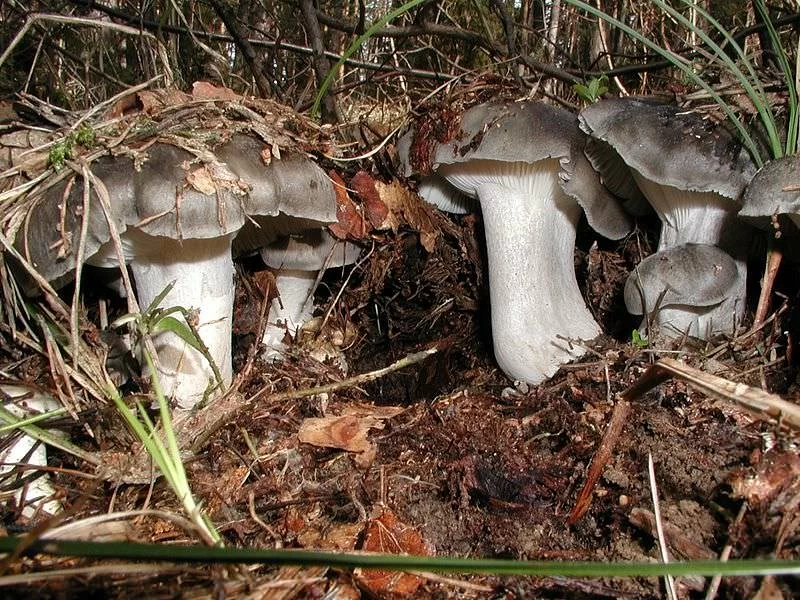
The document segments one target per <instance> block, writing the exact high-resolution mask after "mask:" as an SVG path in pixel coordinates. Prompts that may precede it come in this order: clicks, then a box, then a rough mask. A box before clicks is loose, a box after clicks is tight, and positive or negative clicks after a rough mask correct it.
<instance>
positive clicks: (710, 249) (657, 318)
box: [624, 243, 739, 338]
mask: <svg viewBox="0 0 800 600" xmlns="http://www.w3.org/2000/svg"><path fill="white" fill-rule="evenodd" d="M738 278H739V273H738V268H737V265H736V262H735V261H734V260H733V258H731V257H730V256H729V255H728V254H727V253H726V252H724V251H722V250H720V249H719V248H717V247H716V246H712V245H709V244H691V243H690V244H680V245H677V246H672V247H670V248H667V249H665V250H662V251H661V252H656V253H655V254H652V255H650V256H648V257H647V258H645V259H644V260H643V261H642V262H640V263H639V265H638V266H637V267H636V268H635V269H634V271H633V272H632V273H631V274H630V276H629V277H628V280H627V281H626V283H625V294H624V297H625V306H626V307H627V309H628V312H630V313H631V314H633V315H645V318H644V320H643V321H642V324H641V326H640V327H639V329H640V331H642V332H645V331H649V327H648V325H658V326H659V331H661V332H663V333H665V334H667V336H668V337H675V336H678V335H684V334H688V335H691V336H694V337H700V338H706V337H707V334H706V332H707V331H708V330H710V331H714V330H718V329H719V328H720V323H719V322H725V321H727V322H728V323H730V322H732V321H734V319H735V318H736V306H735V300H736V299H735V297H732V296H731V292H732V291H733V290H735V288H736V285H737V282H738Z"/></svg>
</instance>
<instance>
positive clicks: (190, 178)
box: [186, 165, 217, 196]
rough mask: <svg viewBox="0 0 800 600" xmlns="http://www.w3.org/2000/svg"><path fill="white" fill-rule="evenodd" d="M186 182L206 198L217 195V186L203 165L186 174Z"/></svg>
mask: <svg viewBox="0 0 800 600" xmlns="http://www.w3.org/2000/svg"><path fill="white" fill-rule="evenodd" d="M186 182H187V183H188V184H189V185H190V186H192V187H193V188H194V189H196V190H197V191H198V192H200V193H201V194H205V195H206V196H213V195H214V194H216V193H217V184H216V183H215V182H214V176H213V175H212V174H211V171H209V169H208V167H207V166H205V165H203V166H202V167H198V168H196V169H194V170H193V171H189V172H187V173H186Z"/></svg>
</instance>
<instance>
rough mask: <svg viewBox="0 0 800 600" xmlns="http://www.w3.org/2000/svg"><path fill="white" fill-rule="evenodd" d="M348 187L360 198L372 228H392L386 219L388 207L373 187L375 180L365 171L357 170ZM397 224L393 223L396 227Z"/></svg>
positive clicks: (387, 217)
mask: <svg viewBox="0 0 800 600" xmlns="http://www.w3.org/2000/svg"><path fill="white" fill-rule="evenodd" d="M350 187H351V188H352V189H353V190H355V192H356V193H357V194H358V195H359V197H360V198H361V204H362V206H363V207H364V212H365V214H366V216H367V220H369V222H370V225H372V227H373V229H392V228H393V226H392V222H391V221H388V222H387V219H389V217H390V215H389V208H388V207H387V206H386V204H384V203H383V201H382V200H381V197H380V194H378V190H377V189H376V188H375V180H374V179H373V178H372V175H370V174H369V173H367V172H366V171H359V172H358V173H356V174H355V175H353V178H352V179H351V180H350ZM396 225H397V224H395V225H394V227H396Z"/></svg>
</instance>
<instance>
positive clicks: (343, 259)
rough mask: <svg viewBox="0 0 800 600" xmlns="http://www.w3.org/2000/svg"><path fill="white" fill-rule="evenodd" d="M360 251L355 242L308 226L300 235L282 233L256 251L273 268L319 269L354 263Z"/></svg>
mask: <svg viewBox="0 0 800 600" xmlns="http://www.w3.org/2000/svg"><path fill="white" fill-rule="evenodd" d="M360 253H361V248H359V247H358V246H356V245H355V244H350V243H347V242H344V241H340V240H337V239H336V238H335V237H333V236H332V235H331V234H330V233H328V231H327V230H325V229H319V228H317V229H309V230H306V231H304V232H303V233H302V234H299V235H289V236H283V237H281V238H280V239H278V240H277V241H275V242H273V243H272V244H270V245H269V246H265V247H263V248H261V249H260V250H259V254H260V255H261V259H262V260H263V261H264V264H265V265H267V266H268V267H270V268H272V269H287V270H297V271H318V270H319V269H322V268H333V267H342V266H345V265H350V264H353V263H354V262H355V261H356V260H357V259H358V255H359V254H360Z"/></svg>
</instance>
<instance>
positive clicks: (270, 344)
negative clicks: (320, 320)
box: [259, 228, 361, 359]
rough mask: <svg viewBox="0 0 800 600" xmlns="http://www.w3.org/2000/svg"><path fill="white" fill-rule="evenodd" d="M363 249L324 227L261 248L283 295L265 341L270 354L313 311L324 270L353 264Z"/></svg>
mask: <svg viewBox="0 0 800 600" xmlns="http://www.w3.org/2000/svg"><path fill="white" fill-rule="evenodd" d="M360 252H361V249H360V248H359V247H358V246H356V245H354V244H350V243H347V242H344V241H340V240H337V239H336V238H334V237H333V236H332V235H331V234H330V233H328V232H327V231H326V230H324V229H319V228H318V229H309V230H306V231H304V232H303V233H302V234H300V235H290V236H284V237H282V238H280V239H279V240H278V241H276V242H274V243H272V244H270V245H269V246H266V247H264V248H261V249H260V250H259V254H260V255H261V258H262V260H263V261H264V264H266V265H267V266H268V267H270V268H272V269H275V270H276V277H275V284H276V287H277V288H278V293H279V294H280V296H279V297H278V298H275V299H274V300H273V301H272V305H271V306H270V311H269V318H268V323H267V328H266V331H265V332H264V340H263V341H264V344H265V345H266V347H267V354H266V357H267V358H268V359H271V358H277V357H278V356H279V355H280V353H281V352H282V351H283V350H284V349H285V346H284V344H283V340H284V338H285V337H286V334H287V332H288V333H289V334H291V335H292V336H296V334H297V331H298V330H299V329H300V328H301V327H302V326H303V324H304V323H306V322H307V321H308V320H309V319H310V318H311V315H312V311H313V298H314V290H315V288H316V285H317V279H318V274H319V272H320V271H321V270H324V269H329V268H334V267H342V266H345V265H350V264H353V263H354V262H355V261H356V259H358V255H359V254H360Z"/></svg>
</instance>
